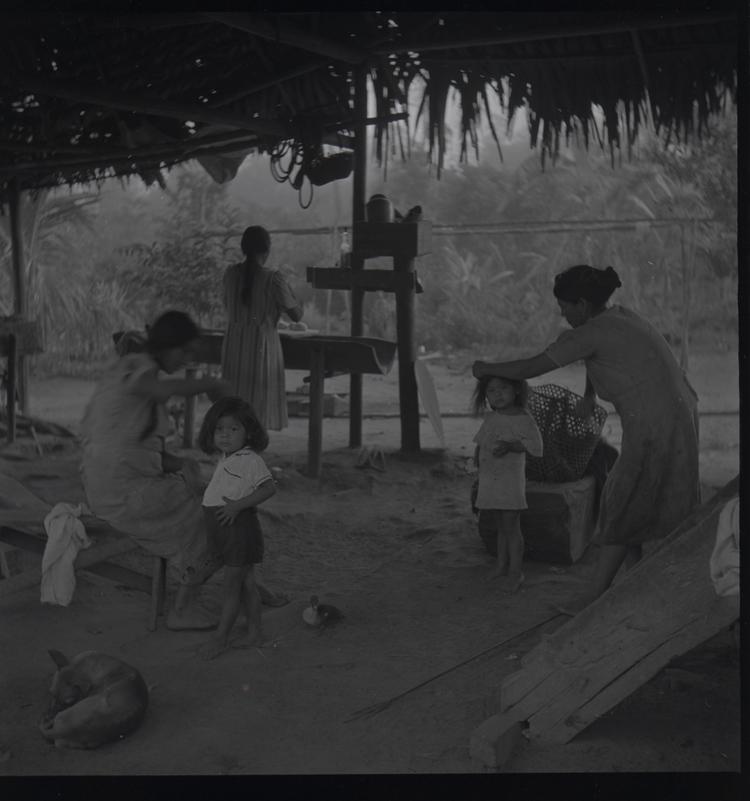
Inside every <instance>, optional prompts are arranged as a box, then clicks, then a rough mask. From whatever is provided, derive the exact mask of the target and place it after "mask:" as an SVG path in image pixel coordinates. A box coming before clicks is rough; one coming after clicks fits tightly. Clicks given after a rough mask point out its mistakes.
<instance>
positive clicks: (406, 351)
mask: <svg viewBox="0 0 750 801" xmlns="http://www.w3.org/2000/svg"><path fill="white" fill-rule="evenodd" d="M393 269H394V270H395V271H396V272H397V273H410V272H414V259H407V258H402V257H394V259H393ZM415 305H416V304H415V291H414V289H399V290H397V291H396V339H397V342H398V401H399V409H400V412H401V450H402V451H404V452H406V453H414V452H416V451H419V449H420V445H419V395H418V392H417V377H416V375H415V373H414V362H415V361H416V359H417V348H416V342H415V335H414V317H415Z"/></svg>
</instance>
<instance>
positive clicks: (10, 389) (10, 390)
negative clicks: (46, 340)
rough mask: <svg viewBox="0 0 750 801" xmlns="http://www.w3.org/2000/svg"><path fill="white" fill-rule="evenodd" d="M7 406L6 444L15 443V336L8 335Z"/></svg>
mask: <svg viewBox="0 0 750 801" xmlns="http://www.w3.org/2000/svg"><path fill="white" fill-rule="evenodd" d="M5 397H6V400H7V405H8V442H9V443H10V442H15V441H16V335H15V334H8V382H7V384H6V396H5Z"/></svg>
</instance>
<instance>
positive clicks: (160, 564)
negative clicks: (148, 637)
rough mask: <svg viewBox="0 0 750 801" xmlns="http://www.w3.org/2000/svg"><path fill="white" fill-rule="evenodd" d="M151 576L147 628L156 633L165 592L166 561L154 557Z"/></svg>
mask: <svg viewBox="0 0 750 801" xmlns="http://www.w3.org/2000/svg"><path fill="white" fill-rule="evenodd" d="M151 561H152V571H153V572H152V575H151V608H150V610H149V619H148V624H147V628H148V630H149V631H156V626H157V622H158V619H159V615H161V614H162V612H163V611H164V597H165V595H166V590H167V560H166V559H165V558H164V557H163V556H154V557H153V559H152V560H151Z"/></svg>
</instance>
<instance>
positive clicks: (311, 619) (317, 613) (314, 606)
mask: <svg viewBox="0 0 750 801" xmlns="http://www.w3.org/2000/svg"><path fill="white" fill-rule="evenodd" d="M302 617H303V619H304V621H305V623H308V624H309V625H311V626H323V627H325V626H331V625H333V624H335V623H338V622H339V621H340V620H343V619H344V614H343V612H342V611H341V610H340V609H337V608H336V607H335V606H332V605H331V604H322V603H320V602H319V600H318V596H317V595H311V596H310V606H309V607H307V609H305V611H304V612H303V613H302Z"/></svg>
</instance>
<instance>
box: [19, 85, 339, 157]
mask: <svg viewBox="0 0 750 801" xmlns="http://www.w3.org/2000/svg"><path fill="white" fill-rule="evenodd" d="M14 84H15V87H16V88H18V87H21V88H24V89H27V90H28V91H30V92H36V93H38V94H42V95H47V96H49V97H60V98H65V99H67V100H73V101H74V102H78V103H85V104H88V105H92V106H100V107H104V108H116V109H120V110H121V111H132V112H135V113H137V114H150V115H152V116H154V117H169V118H171V119H177V120H195V121H196V122H203V123H206V124H209V125H218V126H221V127H225V128H230V129H235V130H240V131H247V132H248V133H253V134H256V135H258V136H267V137H271V138H275V139H289V138H291V137H292V132H291V131H290V130H289V129H288V128H287V126H286V125H284V124H283V123H280V122H277V121H276V120H267V119H266V120H264V119H258V118H256V117H243V116H241V115H240V114H233V113H232V112H227V111H219V110H216V109H212V108H210V107H209V106H208V104H206V105H205V106H204V105H200V104H190V103H175V102H174V101H172V100H164V99H162V98H159V97H144V96H142V95H136V94H131V93H129V92H125V93H123V92H121V93H119V94H118V93H116V92H114V91H111V90H109V89H107V90H105V89H102V88H100V87H96V86H85V85H82V84H70V83H63V82H61V81H55V80H49V79H47V78H40V77H36V76H33V75H19V76H14ZM349 140H350V137H347V136H342V135H339V134H331V135H327V136H324V139H323V141H324V143H326V144H332V145H338V146H340V147H350V146H351V142H350V141H349Z"/></svg>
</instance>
